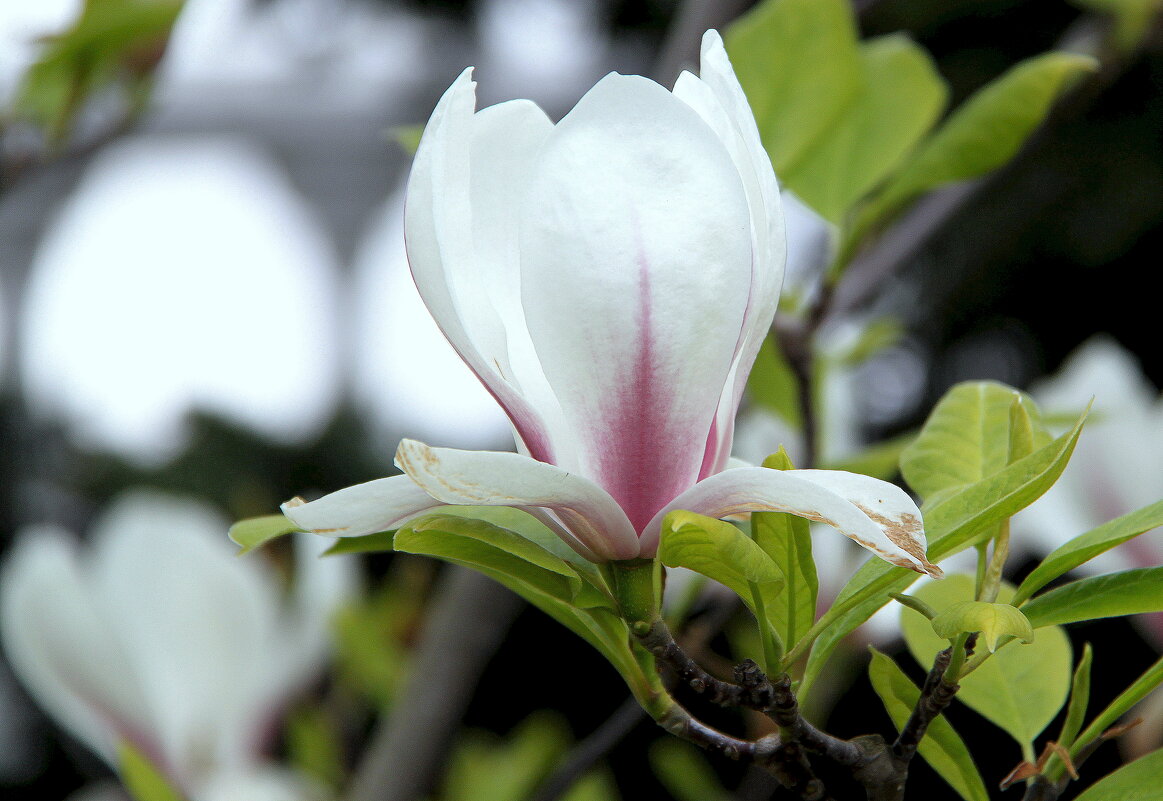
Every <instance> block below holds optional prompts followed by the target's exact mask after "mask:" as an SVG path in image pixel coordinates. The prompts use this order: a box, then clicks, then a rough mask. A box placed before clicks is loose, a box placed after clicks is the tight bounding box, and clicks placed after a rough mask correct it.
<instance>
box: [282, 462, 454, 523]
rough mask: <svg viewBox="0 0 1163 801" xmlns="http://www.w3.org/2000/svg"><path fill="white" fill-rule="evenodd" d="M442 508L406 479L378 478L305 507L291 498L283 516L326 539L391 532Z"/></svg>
mask: <svg viewBox="0 0 1163 801" xmlns="http://www.w3.org/2000/svg"><path fill="white" fill-rule="evenodd" d="M441 505H442V504H441V503H440V502H439V501H437V500H434V499H433V498H432V496H431V495H429V494H428V493H426V492H424V490H422V489H420V488H419V487H418V486H416V483H415V482H414V481H412V479H410V478H408V477H407V476H391V477H390V478H377V479H376V480H375V481H367V482H365V483H363V484H356V485H354V486H351V487H345V488H344V489H341V490H338V491H336V492H333V493H331V494H330V495H324V496H323V497H322V498H320V499H319V500H317V501H311V502H310V503H304V502H303V501H302V500H301V499H299V498H292V499H291V500H289V501H287V502H286V503H284V504H283V506H282V509H283V514H285V515H286V516H287V518H288V519H290V521H291V522H292V523H294V524H295V525H296V526H298V527H299V528H302V529H304V530H306V531H310V532H312V533H314V534H322V535H324V536H327V537H362V536H364V535H365V534H375V533H376V532H378V531H388V530H390V529H393V528H397V527H398V526H399V525H400V524H402V523H403V522H405V521H406V520H408V519H409V518H412V517H415V516H416V515H418V514H422V513H423V512H426V511H428V510H429V509H435V508H436V507H438V506H441Z"/></svg>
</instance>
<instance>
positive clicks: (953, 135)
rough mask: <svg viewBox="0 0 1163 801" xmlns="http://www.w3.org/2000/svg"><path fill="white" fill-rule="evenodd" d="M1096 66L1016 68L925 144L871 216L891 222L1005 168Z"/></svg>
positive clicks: (1085, 62) (1072, 59) (1056, 59)
mask: <svg viewBox="0 0 1163 801" xmlns="http://www.w3.org/2000/svg"><path fill="white" fill-rule="evenodd" d="M1096 67H1097V62H1095V60H1094V59H1092V58H1088V57H1086V56H1080V55H1075V54H1073V53H1057V52H1055V53H1045V54H1043V55H1040V56H1035V57H1034V58H1031V59H1027V60H1026V61H1023V62H1021V63H1020V64H1018V65H1017V66H1015V67H1013V68H1011V69H1010V70H1009V71H1008V72H1006V73H1005V74H1004V75H1002V76H1001V77H1000V78H998V79H997V80H995V81H993V82H991V83H989V84H987V85H986V86H985V87H983V88H982V89H980V90H979V91H978V92H977V93H976V94H974V95H973V96H972V97H970V98H969V99H968V100H966V101H965V102H964V103H963V104H961V106H959V107H958V108H957V110H956V111H954V112H953V114H951V115H950V116H949V119H947V120H946V121H945V123H944V124H943V125H942V126H941V127H940V128H938V129H937V131H936V132H935V133H934V134H933V135H932V136H931V137H929V139H928V140H927V141H926V142H925V143H924V144H923V145H921V147H920V148H919V149H918V150H917V151H916V153H915V154H914V155H913V156H912V158H910V159H909V160H908V162H907V163H906V164H905V166H904V167H903V168H902V169H901V170H900V171H899V172H898V173H897V174H896V175H895V176H894V177H893V178H892V179H891V181H890V183H889V184H888V185H887V186H886V187H885V189H884V191H883V193H882V194H881V195H880V196H879V197H878V198H877V199H876V200H875V201H874V203H873V207H872V210H870V216H873V217H877V218H882V217H885V216H887V215H889V214H891V213H892V212H894V211H895V210H897V209H899V208H900V207H901V206H903V205H904V204H905V203H908V202H909V201H910V200H912V199H913V198H915V197H917V196H918V195H921V194H923V193H924V192H927V191H929V190H930V189H933V188H935V187H937V186H940V185H941V184H945V183H949V182H952V181H962V180H966V179H969V178H977V177H979V176H981V175H985V174H986V173H988V172H991V171H992V170H995V169H997V168H998V167H1000V166H1001V165H1003V164H1005V163H1006V162H1007V161H1009V160H1010V159H1011V158H1013V156H1014V154H1015V153H1017V152H1018V148H1020V147H1021V146H1022V144H1023V143H1024V142H1025V141H1026V139H1027V138H1029V136H1030V134H1031V133H1033V132H1034V130H1035V129H1036V128H1037V127H1038V126H1039V125H1040V124H1041V123H1042V120H1043V119H1045V117H1046V115H1047V113H1048V112H1049V110H1050V107H1051V105H1053V103H1054V101H1055V100H1056V99H1057V98H1058V96H1059V95H1060V94H1061V93H1062V92H1063V90H1064V89H1065V88H1067V87H1068V86H1069V85H1070V84H1071V83H1072V81H1073V79H1074V78H1076V77H1077V76H1079V75H1081V74H1082V73H1084V72H1089V71H1093V70H1094V69H1095V68H1096Z"/></svg>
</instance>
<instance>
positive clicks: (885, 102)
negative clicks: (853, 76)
mask: <svg viewBox="0 0 1163 801" xmlns="http://www.w3.org/2000/svg"><path fill="white" fill-rule="evenodd" d="M860 78H861V85H860V88H859V90H858V91H857V92H856V93H855V94H854V95H852V96H851V97H850V99H849V101H848V103H847V104H846V106H845V108H844V109H843V112H842V113H841V115H840V116H839V117H837V118H836V119H835V120H833V122H832V124H831V125H829V126H828V127H827V128H826V129H824V130H823V131H822V132H821V133H820V134H819V135H817V137H816V138H815V140H814V141H813V142H812V143H811V146H810V147H808V148H806V149H805V150H804V151H803V153H802V155H801V156H800V157H799V158H798V159H796V160H795V161H793V162H792V163H790V164H788V165H786V166H785V167H784V169H783V171H782V172H780V171H779V170H778V168H777V174H778V175H779V176H780V180H781V181H782V182H783V183H784V185H785V186H787V187H788V188H789V189H791V190H792V191H793V192H795V193H796V194H797V195H798V196H799V197H800V198H801V199H802V200H803V201H804V202H805V203H807V204H808V205H809V206H811V207H812V208H813V209H815V210H816V211H817V212H818V213H819V214H820V215H821V216H822V217H824V218H825V219H827V220H829V221H831V222H833V223H835V224H837V225H839V224H840V223H842V222H843V221H844V218H845V215H846V214H847V212H848V210H849V209H850V208H851V207H852V206H853V205H855V203H856V202H857V201H858V200H860V199H861V198H862V197H864V196H865V195H866V194H867V193H868V192H869V191H871V190H872V189H873V188H874V187H875V186H876V185H877V184H879V183H880V182H881V181H882V180H884V178H885V177H887V176H888V175H889V174H890V173H891V172H892V171H893V169H894V168H895V167H896V166H897V165H898V164H899V163H900V162H901V160H902V159H903V158H904V157H905V156H906V155H908V153H909V151H910V150H912V149H913V148H914V147H915V146H916V144H917V142H919V141H920V140H921V137H923V136H924V135H925V134H926V133H927V132H928V131H929V129H930V128H931V127H932V126H933V124H934V123H935V122H936V121H937V119H938V118H939V117H940V116H941V112H942V110H943V109H944V107H945V102H946V96H947V93H948V91H947V88H946V86H945V82H944V80H942V78H941V76H940V75H939V74H938V73H937V70H936V68H935V67H934V65H933V62H932V59H931V58H930V57H929V54H928V53H927V52H926V51H925V50H924V49H923V48H921V47H919V46H918V45H917V44H916V43H914V42H913V41H912V40H911V39H909V38H908V37H906V36H904V35H901V34H894V35H892V36H884V37H880V38H878V39H873V40H871V41H868V42H865V43H864V44H863V45H862V46H861V47H860ZM777 80H778V78H777ZM788 120H789V118H786V117H785V118H784V120H783V124H784V125H787V124H788Z"/></svg>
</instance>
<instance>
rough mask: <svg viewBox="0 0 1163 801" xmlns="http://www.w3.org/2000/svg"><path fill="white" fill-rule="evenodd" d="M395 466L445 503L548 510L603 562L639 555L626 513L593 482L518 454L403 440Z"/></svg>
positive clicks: (636, 538) (636, 541)
mask: <svg viewBox="0 0 1163 801" xmlns="http://www.w3.org/2000/svg"><path fill="white" fill-rule="evenodd" d="M396 464H397V466H399V468H400V469H401V470H403V471H404V472H405V473H407V474H408V476H409V477H410V478H411V479H412V480H413V481H415V482H416V483H417V484H419V485H420V486H421V487H423V488H424V490H425V491H426V492H428V493H429V494H430V495H431V496H432V497H434V498H437V499H439V500H441V501H444V502H445V503H451V504H464V505H482V506H514V507H520V508H525V507H544V508H548V509H552V510H553V511H554V512H555V513H556V514H557V515H558V516H559V517H560V518H561V519H562V521H564V523H565V524H566V526H567V527H568V528H569V530H570V531H571V532H572V533H573V534H574V536H576V537H577V538H578V540H580V541H581V542H582V544H584V545H585V546H586V547H587V548H589V549H590V550H591V551H593V552H594V554H596V555H597V556H598V557H599V558H601V559H603V560H605V559H632V558H634V557H636V556H638V536H637V534H636V533H635V532H634V528H633V527H632V526H631V525H630V521H629V520H627V519H626V515H625V513H624V512H623V511H622V509H621V508H620V507H619V506H618V504H617V503H616V502H615V501H614V499H613V498H611V497H610V496H609V495H608V494H607V493H606V492H605V491H604V490H603V489H602V488H601V487H599V486H597V485H596V484H594V483H593V482H592V481H590V480H589V479H586V478H584V477H582V476H579V475H575V474H572V473H569V472H566V471H565V470H563V469H561V468H560V467H557V466H556V465H551V464H546V463H544V462H539V461H537V460H536V459H532V458H530V457H528V456H522V455H521V454H517V453H498V452H495V451H460V450H454V449H452V448H430V447H428V446H427V445H425V444H424V443H422V442H416V441H415V440H408V439H406V440H404V441H402V442H401V443H400V447H399V449H398V450H397V451H396Z"/></svg>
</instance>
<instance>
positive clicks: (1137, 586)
mask: <svg viewBox="0 0 1163 801" xmlns="http://www.w3.org/2000/svg"><path fill="white" fill-rule="evenodd" d="M1022 611H1023V612H1025V613H1026V617H1028V618H1029V619H1030V622H1031V623H1032V624H1033V625H1034V628H1040V627H1041V626H1055V625H1061V624H1063V623H1074V622H1077V621H1079V620H1096V619H1098V618H1103V617H1121V616H1122V615H1137V614H1142V613H1145V612H1163V567H1142V568H1138V569H1135V570H1122V571H1120V572H1118V573H1107V574H1106V575H1102V576H1092V577H1091V578H1084V579H1079V580H1078V581H1072V582H1070V583H1069V584H1064V585H1062V586H1061V587H1057V588H1056V589H1053V590H1050V591H1049V592H1047V593H1044V594H1042V595H1039V596H1038V597H1037V598H1034V599H1033V600H1031V601H1027V602H1026V603H1025V604H1024V605H1023V606H1022Z"/></svg>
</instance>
